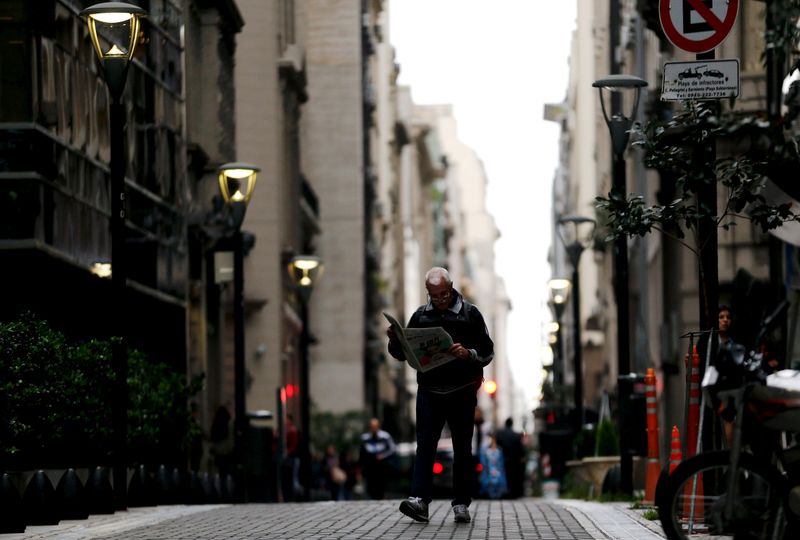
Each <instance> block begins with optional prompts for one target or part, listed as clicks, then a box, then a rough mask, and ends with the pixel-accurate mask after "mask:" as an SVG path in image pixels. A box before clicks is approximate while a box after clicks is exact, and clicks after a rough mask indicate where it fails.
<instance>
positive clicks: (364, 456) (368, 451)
mask: <svg viewBox="0 0 800 540" xmlns="http://www.w3.org/2000/svg"><path fill="white" fill-rule="evenodd" d="M395 452H396V446H395V444H394V439H392V436H391V435H389V434H388V433H387V432H385V431H383V430H382V429H381V422H380V420H378V419H377V418H373V419H371V420H370V421H369V430H368V431H367V432H366V433H363V434H362V435H361V451H360V456H359V461H360V462H361V472H362V474H363V475H364V480H365V481H366V483H367V495H369V498H370V499H373V500H380V499H383V495H384V493H385V492H386V483H387V481H388V477H389V458H391V457H392V456H394V454H395Z"/></svg>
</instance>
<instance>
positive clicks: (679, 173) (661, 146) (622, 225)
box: [596, 102, 800, 253]
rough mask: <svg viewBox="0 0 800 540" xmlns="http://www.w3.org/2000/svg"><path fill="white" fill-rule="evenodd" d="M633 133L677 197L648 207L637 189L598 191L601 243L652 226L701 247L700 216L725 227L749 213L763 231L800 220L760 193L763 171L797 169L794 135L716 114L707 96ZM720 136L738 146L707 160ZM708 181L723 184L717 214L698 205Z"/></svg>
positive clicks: (649, 229)
mask: <svg viewBox="0 0 800 540" xmlns="http://www.w3.org/2000/svg"><path fill="white" fill-rule="evenodd" d="M633 131H634V133H636V134H637V135H638V140H636V142H634V143H633V144H634V145H636V146H639V147H641V148H642V149H643V150H644V161H645V165H647V166H648V167H650V168H653V169H657V170H658V171H659V172H660V173H661V174H662V175H663V176H664V177H666V178H670V179H671V180H673V181H674V185H675V196H674V198H673V200H671V201H668V202H663V203H662V204H653V205H648V204H647V203H646V202H645V201H644V198H643V197H641V196H638V195H625V194H621V193H617V192H611V193H609V194H608V196H607V197H597V198H596V203H597V206H598V208H599V209H600V211H601V212H602V213H604V214H605V215H606V216H607V227H608V232H607V236H606V241H611V240H615V239H617V238H619V237H628V236H630V237H633V236H644V235H646V234H648V233H650V232H652V231H653V230H659V231H661V232H663V233H664V234H667V235H669V236H672V237H674V238H676V239H678V240H679V241H682V240H683V239H684V238H685V237H686V235H687V233H689V234H692V235H693V236H694V237H695V243H694V244H693V245H690V244H686V243H685V242H683V243H684V245H686V246H687V247H688V248H689V249H691V250H692V251H694V252H695V253H699V250H701V249H702V246H703V245H704V242H705V240H706V239H703V238H698V237H697V224H698V223H699V222H700V221H701V220H713V222H714V223H716V225H717V226H718V227H722V228H725V229H727V228H729V227H732V226H734V225H735V224H736V220H737V219H748V220H750V221H752V222H753V223H755V224H757V225H759V226H760V227H761V229H762V231H763V232H767V231H769V230H771V229H774V228H776V227H779V226H781V225H782V224H783V223H784V222H787V221H796V220H798V219H800V215H798V214H796V213H794V212H792V211H791V208H790V206H789V205H771V204H769V203H768V202H767V201H766V199H765V198H764V196H763V195H762V194H761V190H762V188H763V185H764V181H765V178H766V177H768V176H769V175H775V174H776V173H777V172H779V171H781V170H787V167H788V170H797V167H798V166H799V165H800V152H798V146H797V141H796V140H793V139H791V138H789V139H787V137H786V136H784V135H783V133H782V132H781V131H780V130H778V131H777V132H776V130H775V129H773V128H772V127H771V126H770V125H769V123H767V122H765V121H763V120H761V119H759V118H757V117H753V116H742V115H737V114H734V113H728V114H727V115H724V116H721V115H719V114H718V113H717V107H716V106H715V105H714V104H709V103H708V102H686V103H684V109H683V111H681V112H679V113H678V114H676V115H675V117H674V118H673V119H672V120H670V121H669V122H666V123H660V122H656V121H651V122H649V123H648V124H647V125H646V126H644V127H641V126H636V127H635V128H634V130H633ZM717 140H725V141H727V142H729V143H731V144H732V145H733V144H735V145H736V151H735V152H733V153H731V155H727V156H724V157H721V158H717V159H714V160H710V159H709V156H710V155H713V154H712V152H713V151H714V148H715V144H716V141H717ZM712 183H717V184H718V186H721V188H720V187H718V189H722V190H724V191H722V193H724V195H725V198H726V203H725V204H724V205H723V207H722V208H720V209H719V212H717V213H713V212H711V210H710V209H709V208H708V207H707V206H706V205H705V204H702V203H700V204H698V193H702V191H703V189H704V187H705V186H708V185H710V184H712Z"/></svg>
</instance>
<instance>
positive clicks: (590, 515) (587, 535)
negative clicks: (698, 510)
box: [3, 498, 664, 540]
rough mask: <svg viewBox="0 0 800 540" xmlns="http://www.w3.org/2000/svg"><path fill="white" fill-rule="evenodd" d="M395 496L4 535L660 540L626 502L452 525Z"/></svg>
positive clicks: (496, 510)
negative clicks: (425, 517)
mask: <svg viewBox="0 0 800 540" xmlns="http://www.w3.org/2000/svg"><path fill="white" fill-rule="evenodd" d="M398 502H399V501H397V500H388V501H355V502H332V501H331V502H315V503H305V504H303V503H289V504H246V505H207V506H157V507H149V508H133V509H131V510H129V511H127V512H117V513H116V514H113V515H106V516H91V517H90V518H89V519H88V520H85V521H63V522H61V523H60V524H59V525H57V526H52V527H45V526H42V527H28V530H27V531H26V532H25V533H24V534H17V535H3V540H45V539H47V540H55V539H59V540H82V539H92V540H100V539H109V540H111V539H114V540H134V539H137V540H145V539H146V540H161V539H163V540H167V539H169V540H180V539H186V540H212V539H213V540H217V539H219V540H236V539H243V540H244V539H247V540H249V539H275V540H280V539H287V540H288V539H292V540H294V539H382V540H391V539H408V540H411V539H439V538H447V539H486V540H489V539H492V540H495V539H496V540H505V539H508V540H512V539H522V538H524V539H526V540H529V539H542V540H591V539H636V540H659V539H663V538H664V536H663V534H661V531H660V525H659V523H658V522H657V521H647V520H644V519H643V518H642V517H641V514H642V510H634V509H630V508H629V507H630V504H629V503H596V502H586V501H578V500H566V499H564V500H556V501H545V500H543V499H530V498H529V499H519V500H504V501H488V500H478V501H475V502H473V504H472V506H471V507H470V511H471V513H472V518H473V519H472V523H469V524H456V523H454V522H453V514H452V512H451V510H450V504H449V502H448V501H445V500H437V501H434V502H433V503H432V504H431V508H430V511H431V516H430V518H431V519H430V523H427V524H424V523H417V522H415V521H412V520H411V519H409V518H407V517H405V516H403V515H402V514H401V513H400V512H398V511H397V506H398Z"/></svg>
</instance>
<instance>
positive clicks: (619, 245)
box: [612, 153, 633, 494]
mask: <svg viewBox="0 0 800 540" xmlns="http://www.w3.org/2000/svg"><path fill="white" fill-rule="evenodd" d="M612 173H613V176H612V182H613V189H614V190H615V191H616V192H617V193H618V194H620V195H622V196H623V197H624V196H625V194H626V192H627V174H626V171H625V156H624V154H622V153H615V154H614V164H613V170H612ZM614 292H615V297H616V302H617V380H620V379H621V378H622V377H627V376H628V375H629V373H630V370H631V361H630V293H629V290H628V240H627V238H626V237H624V236H620V237H618V238H617V239H616V240H615V241H614ZM628 388H629V385H627V384H617V389H618V394H619V395H618V399H619V408H620V417H621V418H620V422H619V442H620V461H619V472H620V491H622V493H628V494H631V493H633V456H631V454H630V452H629V448H628V446H629V445H628V429H626V428H627V427H628V426H627V420H628V419H629V418H630V411H629V410H628V407H629V401H630V396H629V395H628Z"/></svg>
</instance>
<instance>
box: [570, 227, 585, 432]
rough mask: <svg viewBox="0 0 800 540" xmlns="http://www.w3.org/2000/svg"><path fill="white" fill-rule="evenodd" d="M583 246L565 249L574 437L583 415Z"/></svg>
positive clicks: (581, 424)
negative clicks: (569, 272) (569, 298)
mask: <svg viewBox="0 0 800 540" xmlns="http://www.w3.org/2000/svg"><path fill="white" fill-rule="evenodd" d="M582 252H583V246H581V245H580V243H579V242H574V243H572V244H571V245H570V246H568V247H567V253H568V254H569V258H570V262H571V263H572V326H573V332H572V349H573V353H572V354H573V368H572V369H573V371H574V372H575V384H574V386H573V391H574V394H573V395H574V401H575V435H576V436H577V434H578V433H580V432H581V429H582V428H583V422H584V413H583V351H582V350H581V279H580V271H579V269H578V268H579V265H580V260H581V253H582Z"/></svg>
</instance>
